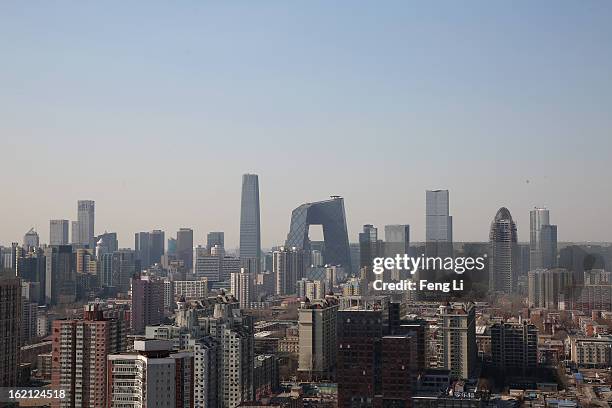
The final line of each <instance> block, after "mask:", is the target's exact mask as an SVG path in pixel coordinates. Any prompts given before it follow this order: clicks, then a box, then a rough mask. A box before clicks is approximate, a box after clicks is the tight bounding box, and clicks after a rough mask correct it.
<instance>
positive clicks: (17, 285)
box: [0, 275, 22, 387]
mask: <svg viewBox="0 0 612 408" xmlns="http://www.w3.org/2000/svg"><path fill="white" fill-rule="evenodd" d="M21 312H22V309H21V282H20V280H19V279H18V278H15V277H14V276H8V275H0V387H15V386H17V372H18V369H19V347H20V345H21V344H20V342H19V340H20V337H19V336H18V335H16V333H19V332H20V330H21Z"/></svg>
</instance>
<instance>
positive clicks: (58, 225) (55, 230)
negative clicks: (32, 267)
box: [49, 220, 70, 245]
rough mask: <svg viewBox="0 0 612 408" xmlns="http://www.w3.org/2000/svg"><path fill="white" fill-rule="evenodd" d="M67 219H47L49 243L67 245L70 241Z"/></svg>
mask: <svg viewBox="0 0 612 408" xmlns="http://www.w3.org/2000/svg"><path fill="white" fill-rule="evenodd" d="M69 225H70V221H68V220H51V221H49V245H68V244H69V243H70V242H69V241H70V238H69V237H68V234H69V229H70V227H69Z"/></svg>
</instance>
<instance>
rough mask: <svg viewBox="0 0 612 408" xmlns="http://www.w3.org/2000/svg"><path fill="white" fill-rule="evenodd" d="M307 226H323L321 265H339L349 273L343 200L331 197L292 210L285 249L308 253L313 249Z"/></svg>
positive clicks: (348, 253) (349, 264) (349, 265)
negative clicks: (322, 263) (322, 259)
mask: <svg viewBox="0 0 612 408" xmlns="http://www.w3.org/2000/svg"><path fill="white" fill-rule="evenodd" d="M311 225H321V226H322V227H323V240H324V255H323V258H324V261H325V263H327V264H330V265H338V266H343V267H344V269H345V270H347V271H349V270H351V253H350V250H349V242H348V232H347V228H346V214H345V211H344V199H343V198H342V197H339V196H332V197H331V199H329V200H325V201H318V202H314V203H306V204H302V205H300V206H299V207H298V208H296V209H295V210H293V211H292V212H291V226H290V228H289V233H288V234H287V240H286V241H285V246H286V247H289V248H293V247H295V248H298V249H301V250H303V251H304V252H305V253H307V254H309V253H310V250H311V249H313V248H311V245H310V244H311V242H310V238H309V236H308V232H309V229H310V226H311Z"/></svg>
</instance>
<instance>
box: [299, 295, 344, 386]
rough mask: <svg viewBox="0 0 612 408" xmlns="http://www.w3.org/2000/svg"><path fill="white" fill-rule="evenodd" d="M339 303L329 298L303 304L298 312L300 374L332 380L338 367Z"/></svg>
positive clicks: (333, 298) (308, 377) (307, 377)
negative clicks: (337, 328) (337, 326)
mask: <svg viewBox="0 0 612 408" xmlns="http://www.w3.org/2000/svg"><path fill="white" fill-rule="evenodd" d="M337 314H338V300H337V299H336V298H335V297H327V298H326V299H324V300H317V301H314V302H310V301H304V302H302V303H301V304H300V308H299V309H298V315H299V323H298V328H299V342H300V355H299V361H298V364H299V366H298V373H300V374H301V375H302V376H305V377H306V379H310V378H324V379H330V378H332V374H333V372H334V370H335V367H336V354H337V352H338V350H337V345H336V316H337Z"/></svg>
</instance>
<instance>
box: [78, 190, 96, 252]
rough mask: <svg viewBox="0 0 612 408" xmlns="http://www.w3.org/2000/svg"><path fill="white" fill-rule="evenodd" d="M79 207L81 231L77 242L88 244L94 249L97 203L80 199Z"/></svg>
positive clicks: (79, 228)
mask: <svg viewBox="0 0 612 408" xmlns="http://www.w3.org/2000/svg"><path fill="white" fill-rule="evenodd" d="M77 207H78V214H77V215H78V233H79V239H78V241H77V243H79V244H81V245H88V247H89V248H90V249H94V248H95V247H96V241H95V237H94V220H95V212H96V203H95V202H94V201H92V200H79V202H78V205H77ZM73 241H74V237H73Z"/></svg>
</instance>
